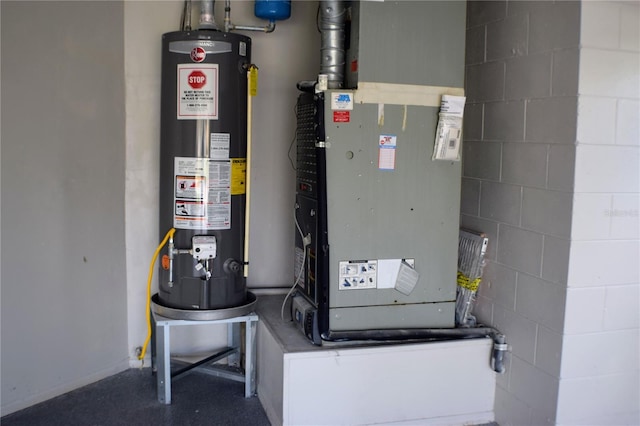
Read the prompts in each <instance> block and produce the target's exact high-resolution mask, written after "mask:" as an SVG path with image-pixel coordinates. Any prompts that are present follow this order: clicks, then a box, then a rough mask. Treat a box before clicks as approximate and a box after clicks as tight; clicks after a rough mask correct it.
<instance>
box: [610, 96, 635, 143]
mask: <svg viewBox="0 0 640 426" xmlns="http://www.w3.org/2000/svg"><path fill="white" fill-rule="evenodd" d="M616 144H618V145H635V146H638V145H640V102H638V101H634V100H630V99H619V100H618V116H617V121H616Z"/></svg>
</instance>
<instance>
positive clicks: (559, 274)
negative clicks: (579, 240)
mask: <svg viewBox="0 0 640 426" xmlns="http://www.w3.org/2000/svg"><path fill="white" fill-rule="evenodd" d="M569 254H570V242H569V239H567V238H556V237H551V236H549V235H545V236H544V249H543V251H542V278H544V279H545V280H547V281H551V282H554V283H558V284H561V285H566V284H567V276H568V274H569Z"/></svg>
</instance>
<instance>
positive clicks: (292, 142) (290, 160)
mask: <svg viewBox="0 0 640 426" xmlns="http://www.w3.org/2000/svg"><path fill="white" fill-rule="evenodd" d="M299 103H300V100H299V99H298V100H297V101H296V105H295V106H294V107H293V115H295V117H296V129H295V131H294V132H293V138H292V139H291V143H290V144H289V150H288V151H287V158H289V163H291V168H292V169H293V171H294V172H295V171H297V170H296V165H295V164H294V162H293V158H291V148H293V144H294V143H295V142H296V140H297V139H298V104H299Z"/></svg>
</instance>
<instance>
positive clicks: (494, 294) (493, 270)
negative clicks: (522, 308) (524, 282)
mask: <svg viewBox="0 0 640 426" xmlns="http://www.w3.org/2000/svg"><path fill="white" fill-rule="evenodd" d="M491 243H492V242H491V240H489V244H491ZM478 294H481V295H482V296H484V297H486V298H488V299H491V300H492V301H494V303H495V304H496V305H500V306H502V307H504V308H505V309H510V310H514V309H515V307H516V271H514V270H513V269H510V268H507V267H506V266H504V265H501V264H499V263H496V262H487V266H486V267H485V268H484V273H483V276H482V282H481V283H480V287H479V289H478Z"/></svg>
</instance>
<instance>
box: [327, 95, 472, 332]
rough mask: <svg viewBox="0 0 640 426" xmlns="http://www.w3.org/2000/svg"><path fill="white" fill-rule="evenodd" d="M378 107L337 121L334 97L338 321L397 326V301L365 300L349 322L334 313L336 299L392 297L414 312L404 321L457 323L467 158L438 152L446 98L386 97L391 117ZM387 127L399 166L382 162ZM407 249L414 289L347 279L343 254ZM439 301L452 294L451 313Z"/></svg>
mask: <svg viewBox="0 0 640 426" xmlns="http://www.w3.org/2000/svg"><path fill="white" fill-rule="evenodd" d="M328 97H329V96H328ZM378 108H379V107H378V105H370V104H364V105H358V104H356V105H354V109H353V111H351V113H350V122H349V123H333V122H332V119H331V117H332V116H333V115H332V111H331V103H330V102H327V103H326V111H325V113H326V116H327V117H328V120H327V121H328V122H327V126H326V133H327V142H328V143H329V144H330V145H329V148H328V149H327V218H328V230H329V246H330V266H329V269H330V271H329V276H330V291H329V298H330V302H329V305H330V308H331V309H330V328H331V329H333V330H348V329H354V328H356V329H363V328H371V327H370V325H371V324H386V326H384V325H382V326H381V327H382V328H392V327H393V326H394V325H393V323H394V320H392V319H390V318H389V316H388V314H389V313H390V312H391V311H390V310H387V309H379V310H377V309H374V308H372V309H366V310H358V311H357V312H358V315H353V316H352V317H353V320H350V321H349V322H348V325H346V326H345V324H344V321H338V320H336V317H335V315H334V314H338V310H336V309H335V308H348V307H363V306H372V307H375V306H384V305H393V306H394V309H393V310H392V312H393V315H392V316H397V315H400V316H404V317H405V318H404V319H403V320H402V323H403V326H404V327H433V326H438V327H440V326H453V324H454V315H453V304H452V302H453V301H454V300H455V288H456V280H455V279H456V268H457V263H456V262H457V246H458V212H459V203H460V171H461V170H460V163H459V162H450V161H446V162H443V161H435V162H434V161H432V160H431V155H432V151H433V140H434V135H435V128H436V120H437V112H438V111H437V108H432V107H422V106H407V107H404V106H400V105H385V106H384V123H383V124H382V125H379V110H378ZM405 108H406V109H405ZM405 111H406V115H405ZM380 135H395V136H396V138H397V147H396V160H395V169H393V170H380V169H379V167H378V155H379V138H380ZM404 258H411V259H415V269H416V270H417V271H418V272H419V274H420V278H419V281H418V283H417V285H416V288H415V289H414V291H413V292H412V293H411V294H410V295H408V296H407V295H404V294H402V293H400V292H399V291H397V290H395V289H393V288H389V289H352V290H339V289H338V288H339V285H338V284H339V283H338V277H339V271H338V265H339V262H340V261H345V260H373V259H404ZM437 302H447V307H446V308H445V309H446V310H447V311H448V312H449V314H448V317H449V318H447V319H446V320H444V321H443V320H442V319H440V315H439V314H440V312H439V309H442V308H441V307H440V306H438V303H437ZM450 303H451V306H449V304H450ZM412 304H421V305H420V306H419V309H418V310H416V309H415V308H416V307H415V306H411V305H412ZM430 311H431V312H430ZM354 312H355V311H354ZM340 315H342V316H343V317H344V316H345V313H344V311H343V310H340ZM436 317H437V318H438V320H437V321H436V320H434V321H435V323H433V324H432V323H430V322H429V318H436Z"/></svg>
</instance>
